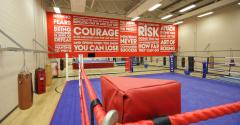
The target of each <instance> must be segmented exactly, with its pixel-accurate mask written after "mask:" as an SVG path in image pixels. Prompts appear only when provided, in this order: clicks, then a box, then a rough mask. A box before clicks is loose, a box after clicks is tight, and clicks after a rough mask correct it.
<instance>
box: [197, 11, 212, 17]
mask: <svg viewBox="0 0 240 125" xmlns="http://www.w3.org/2000/svg"><path fill="white" fill-rule="evenodd" d="M211 14H213V12H207V13H204V14H201V15H199V16H197V17H205V16H208V15H211Z"/></svg>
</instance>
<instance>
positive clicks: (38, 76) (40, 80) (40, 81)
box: [35, 68, 46, 94]
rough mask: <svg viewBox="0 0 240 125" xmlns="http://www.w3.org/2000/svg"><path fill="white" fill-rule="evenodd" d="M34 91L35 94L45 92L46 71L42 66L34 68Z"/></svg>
mask: <svg viewBox="0 0 240 125" xmlns="http://www.w3.org/2000/svg"><path fill="white" fill-rule="evenodd" d="M35 92H36V93H37V94H42V93H44V92H46V73H45V69H43V68H37V69H36V70H35Z"/></svg>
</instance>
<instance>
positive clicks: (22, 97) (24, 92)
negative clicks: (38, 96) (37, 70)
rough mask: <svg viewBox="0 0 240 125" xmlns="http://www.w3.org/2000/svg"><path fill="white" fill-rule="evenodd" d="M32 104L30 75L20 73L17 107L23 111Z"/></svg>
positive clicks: (28, 73)
mask: <svg viewBox="0 0 240 125" xmlns="http://www.w3.org/2000/svg"><path fill="white" fill-rule="evenodd" d="M32 104H33V87H32V73H30V72H25V71H24V72H21V73H19V74H18V106H19V108H20V109H22V110H25V109H28V108H30V107H31V106H32Z"/></svg>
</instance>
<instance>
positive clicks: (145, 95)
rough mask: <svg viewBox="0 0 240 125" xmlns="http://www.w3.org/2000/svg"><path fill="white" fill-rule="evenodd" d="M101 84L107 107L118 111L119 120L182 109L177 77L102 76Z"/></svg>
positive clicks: (150, 117)
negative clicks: (174, 78) (163, 78)
mask: <svg viewBox="0 0 240 125" xmlns="http://www.w3.org/2000/svg"><path fill="white" fill-rule="evenodd" d="M129 83H131V84H129ZM101 87H102V97H103V107H104V109H105V110H106V111H110V110H111V109H115V110H117V111H118V115H119V122H120V123H126V122H135V121H138V120H142V119H152V118H154V117H156V116H163V115H173V114H176V113H180V112H181V98H180V95H181V94H180V84H179V83H178V82H177V81H174V80H159V79H143V78H128V77H111V76H102V77H101ZM146 102H147V103H146Z"/></svg>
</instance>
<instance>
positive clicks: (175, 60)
mask: <svg viewBox="0 0 240 125" xmlns="http://www.w3.org/2000/svg"><path fill="white" fill-rule="evenodd" d="M173 59H174V69H177V56H174V58H173Z"/></svg>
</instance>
